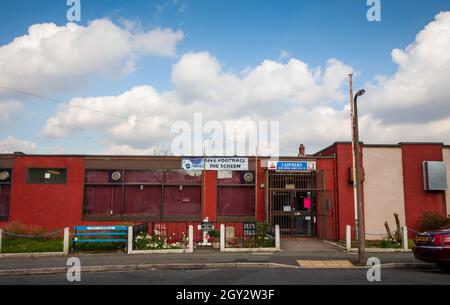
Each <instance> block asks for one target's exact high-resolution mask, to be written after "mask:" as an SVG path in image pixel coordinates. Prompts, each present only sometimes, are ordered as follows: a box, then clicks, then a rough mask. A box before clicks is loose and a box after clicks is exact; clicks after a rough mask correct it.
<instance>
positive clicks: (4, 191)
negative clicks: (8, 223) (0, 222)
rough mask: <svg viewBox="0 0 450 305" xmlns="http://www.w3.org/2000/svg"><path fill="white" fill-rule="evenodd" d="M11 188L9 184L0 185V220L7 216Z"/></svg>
mask: <svg viewBox="0 0 450 305" xmlns="http://www.w3.org/2000/svg"><path fill="white" fill-rule="evenodd" d="M10 192H11V186H10V185H9V184H0V218H3V219H5V218H8V216H9V198H10Z"/></svg>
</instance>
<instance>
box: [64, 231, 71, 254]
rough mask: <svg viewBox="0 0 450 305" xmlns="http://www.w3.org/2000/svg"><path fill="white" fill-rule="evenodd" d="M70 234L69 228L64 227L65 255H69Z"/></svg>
mask: <svg viewBox="0 0 450 305" xmlns="http://www.w3.org/2000/svg"><path fill="white" fill-rule="evenodd" d="M69 236H70V231H69V228H64V246H63V252H64V255H69Z"/></svg>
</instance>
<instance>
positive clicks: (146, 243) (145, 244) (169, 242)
mask: <svg viewBox="0 0 450 305" xmlns="http://www.w3.org/2000/svg"><path fill="white" fill-rule="evenodd" d="M134 241H135V246H134V248H135V249H133V253H134V254H145V253H184V252H186V248H187V244H188V237H187V236H186V234H184V233H182V234H181V236H180V237H177V236H176V234H173V235H171V236H163V235H161V234H159V232H155V233H154V234H153V235H150V234H142V235H138V236H136V237H135V239H134Z"/></svg>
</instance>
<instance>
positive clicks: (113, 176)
mask: <svg viewBox="0 0 450 305" xmlns="http://www.w3.org/2000/svg"><path fill="white" fill-rule="evenodd" d="M109 179H110V182H111V183H120V182H122V172H121V171H118V170H113V171H111V172H110V173H109Z"/></svg>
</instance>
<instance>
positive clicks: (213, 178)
mask: <svg viewBox="0 0 450 305" xmlns="http://www.w3.org/2000/svg"><path fill="white" fill-rule="evenodd" d="M202 192H203V196H202V198H203V200H202V201H203V202H202V203H203V204H202V217H203V218H206V217H209V221H211V222H215V221H216V220H217V172H215V171H204V172H203V189H202Z"/></svg>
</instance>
